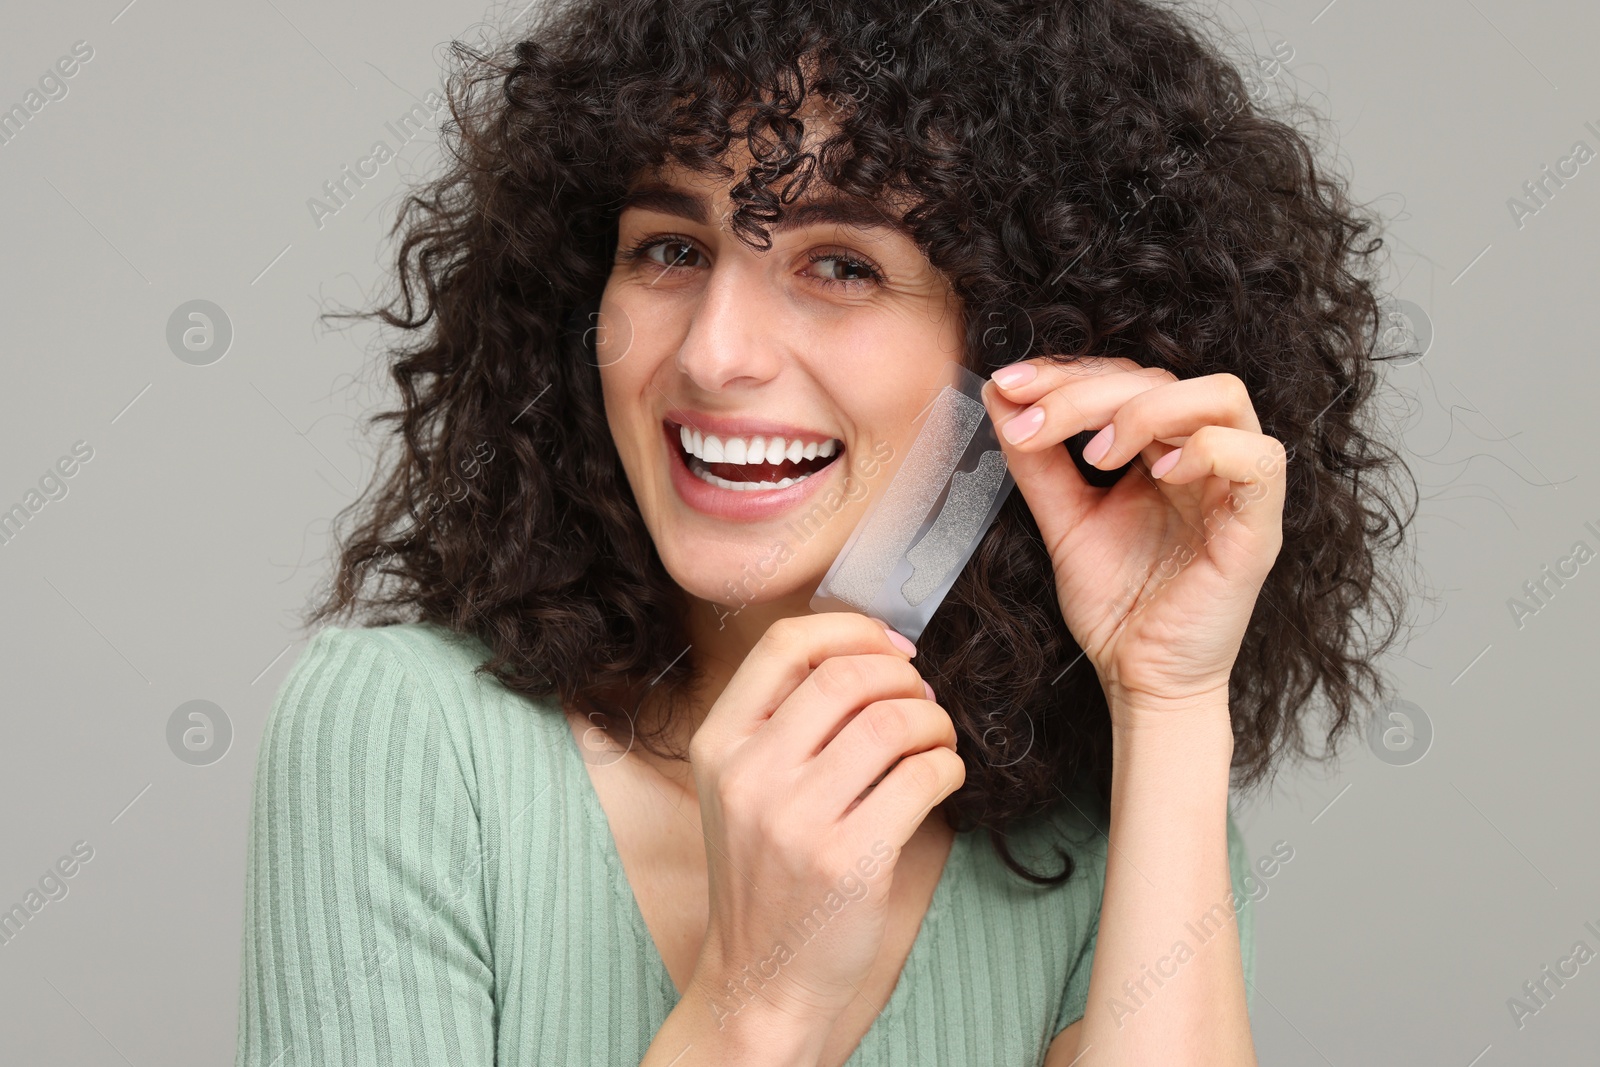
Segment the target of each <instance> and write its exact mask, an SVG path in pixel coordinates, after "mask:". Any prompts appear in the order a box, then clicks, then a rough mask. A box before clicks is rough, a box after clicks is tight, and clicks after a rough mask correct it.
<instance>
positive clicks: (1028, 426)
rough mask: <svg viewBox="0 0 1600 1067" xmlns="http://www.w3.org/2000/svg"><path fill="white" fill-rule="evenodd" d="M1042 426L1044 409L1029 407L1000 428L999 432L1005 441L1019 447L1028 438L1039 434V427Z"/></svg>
mask: <svg viewBox="0 0 1600 1067" xmlns="http://www.w3.org/2000/svg"><path fill="white" fill-rule="evenodd" d="M1043 425H1044V408H1041V407H1037V406H1035V407H1031V408H1029V409H1028V410H1027V411H1024V412H1023V413H1022V414H1021V415H1018V416H1017V417H1016V418H1014V419H1012V420H1011V421H1010V422H1008V423H1006V424H1005V426H1003V427H1001V429H1000V432H1001V433H1003V434H1005V435H1006V440H1007V441H1010V442H1011V443H1012V444H1014V445H1020V444H1021V443H1022V442H1024V441H1026V440H1027V439H1028V438H1030V437H1032V436H1033V435H1034V434H1036V433H1038V432H1039V427H1041V426H1043Z"/></svg>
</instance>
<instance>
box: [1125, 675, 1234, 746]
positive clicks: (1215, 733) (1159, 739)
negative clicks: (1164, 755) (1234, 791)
mask: <svg viewBox="0 0 1600 1067" xmlns="http://www.w3.org/2000/svg"><path fill="white" fill-rule="evenodd" d="M1111 734H1112V739H1113V741H1114V743H1115V744H1116V745H1117V746H1118V747H1119V748H1124V749H1127V748H1137V749H1139V750H1141V751H1146V750H1154V751H1172V752H1184V753H1187V754H1188V755H1189V756H1190V757H1192V758H1194V757H1206V756H1214V757H1216V758H1218V759H1221V760H1222V761H1224V762H1228V761H1230V760H1231V759H1232V756H1233V719H1232V716H1231V714H1230V712H1229V709H1228V695H1227V692H1226V691H1220V692H1212V693H1207V694H1197V695H1195V696H1192V697H1182V698H1153V697H1150V696H1148V695H1137V696H1134V695H1118V696H1116V697H1113V698H1112V702H1111Z"/></svg>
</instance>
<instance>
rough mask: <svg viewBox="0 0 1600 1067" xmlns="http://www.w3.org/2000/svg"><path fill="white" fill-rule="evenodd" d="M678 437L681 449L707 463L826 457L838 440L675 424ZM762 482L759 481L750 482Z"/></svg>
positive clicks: (773, 461)
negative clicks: (706, 430)
mask: <svg viewBox="0 0 1600 1067" xmlns="http://www.w3.org/2000/svg"><path fill="white" fill-rule="evenodd" d="M678 439H679V440H680V441H681V442H682V443H683V450H684V451H685V452H687V453H689V454H690V455H691V456H694V457H696V458H698V459H701V460H703V461H705V462H706V463H744V464H750V463H774V464H775V463H782V462H784V461H785V460H792V461H794V462H799V461H800V460H802V459H816V458H818V457H821V458H823V459H827V458H829V457H831V456H832V455H833V454H834V453H835V452H837V451H838V449H839V444H840V443H839V441H838V440H836V439H832V438H830V439H829V440H827V441H822V442H817V441H811V442H809V443H806V444H802V443H801V442H800V441H798V440H795V441H789V440H785V439H784V438H782V437H768V436H765V435H762V436H756V437H748V438H746V437H716V436H713V435H711V434H702V433H701V432H700V431H699V430H691V429H690V428H689V427H687V426H680V427H679V428H678ZM750 484H761V483H750Z"/></svg>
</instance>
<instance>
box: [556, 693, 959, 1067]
mask: <svg viewBox="0 0 1600 1067" xmlns="http://www.w3.org/2000/svg"><path fill="white" fill-rule="evenodd" d="M556 711H557V714H556V718H557V719H558V720H559V723H560V727H561V732H562V733H563V734H565V735H566V738H567V751H568V752H570V753H571V754H572V757H573V759H574V760H575V761H576V763H577V776H578V777H579V778H580V779H581V781H580V782H579V783H578V785H577V789H578V792H579V794H580V796H579V802H580V804H581V805H582V807H583V810H584V812H585V813H586V815H587V816H588V818H589V820H590V823H591V825H592V826H593V827H594V829H595V833H594V834H593V835H591V839H594V840H596V842H597V844H598V846H599V848H600V851H601V853H602V855H603V856H604V858H605V863H606V867H607V869H608V870H610V872H611V879H610V881H611V887H610V888H611V891H612V892H614V893H616V894H617V896H618V897H620V898H621V899H622V901H623V909H624V910H625V911H626V912H627V914H628V920H629V923H630V925H631V926H632V927H633V931H634V936H635V937H636V938H637V940H638V942H639V944H640V945H641V946H643V949H644V954H645V960H646V963H647V964H648V966H649V967H650V969H651V970H652V971H653V972H654V973H655V978H656V981H657V983H658V984H659V986H660V988H661V990H662V992H664V993H666V994H667V999H668V1003H669V1004H670V1005H673V1006H675V1005H676V1004H677V1003H678V1001H679V1000H680V999H681V998H682V996H683V994H682V993H681V992H680V991H679V990H678V987H677V984H676V983H675V982H673V980H672V974H671V972H670V971H668V970H667V961H666V959H665V958H664V957H663V956H662V955H661V949H660V948H659V947H658V946H657V945H656V938H655V934H653V933H651V932H650V926H649V924H648V923H646V922H645V921H644V909H642V908H641V907H639V898H638V896H637V895H636V894H635V893H634V891H633V886H632V884H631V883H630V882H629V881H628V874H627V871H626V870H625V869H624V868H623V866H622V852H621V850H620V849H618V848H617V839H616V835H615V834H614V833H612V830H611V820H610V818H609V817H607V815H606V809H605V806H604V805H602V804H601V803H600V794H599V792H598V791H597V790H596V789H595V787H594V781H593V780H592V779H591V778H590V777H589V762H588V760H586V759H584V757H583V750H582V749H580V748H579V747H578V739H577V737H575V736H574V735H573V732H572V723H571V721H570V720H569V719H568V718H567V714H566V712H565V710H563V709H561V708H560V707H559V706H558V707H557V709H556ZM972 836H973V834H972V833H970V832H969V833H961V832H957V833H956V834H955V836H954V838H953V839H952V840H951V842H950V851H949V852H948V853H946V855H945V860H944V868H943V869H942V870H941V871H940V872H939V881H938V882H937V883H936V884H935V885H934V887H933V895H932V896H931V897H930V898H929V899H928V907H927V910H926V911H924V912H923V913H922V922H921V923H919V924H918V926H917V934H916V937H914V938H913V939H912V941H911V950H910V951H909V952H907V953H906V958H905V962H904V963H903V964H901V966H900V974H899V975H898V976H897V977H896V978H895V983H894V989H893V990H892V991H891V992H890V993H889V1000H888V1002H887V1003H885V1004H884V1006H883V1008H882V1010H879V1011H878V1012H877V1016H876V1017H875V1018H874V1019H873V1020H872V1023H871V1025H869V1026H868V1027H867V1031H866V1033H864V1034H862V1035H861V1040H860V1041H858V1042H857V1043H856V1047H855V1048H854V1049H853V1050H852V1051H851V1053H850V1055H849V1056H848V1057H846V1059H845V1061H844V1063H843V1064H841V1065H840V1067H855V1065H856V1064H858V1063H859V1059H858V1057H859V1056H860V1054H861V1052H862V1050H863V1049H865V1048H866V1047H867V1044H868V1043H869V1042H875V1041H876V1040H877V1035H878V1033H879V1032H880V1029H881V1028H880V1025H879V1024H880V1023H883V1021H884V1019H885V1018H886V1017H887V1016H889V1015H890V1014H891V1013H892V1012H893V1011H894V1009H895V1007H896V1005H897V1004H898V1003H899V1002H900V1001H902V1000H904V999H905V998H906V997H907V996H909V995H910V993H909V992H908V991H909V989H910V986H911V983H912V982H913V981H915V974H916V972H917V971H919V970H920V969H922V968H923V967H925V966H926V961H927V957H928V953H930V952H932V951H933V949H932V948H930V947H929V944H928V943H929V942H930V941H931V940H932V938H933V933H932V931H933V928H934V927H935V926H936V925H938V922H939V919H940V917H941V916H942V915H943V914H944V913H945V912H946V911H948V910H949V908H948V900H949V897H950V894H951V893H952V892H954V890H953V889H952V888H951V885H952V883H953V882H954V879H955V878H956V877H958V876H959V872H960V871H961V870H963V869H965V866H966V854H965V853H964V852H958V850H960V849H964V848H966V847H967V839H968V838H970V837H972ZM874 1008H876V1005H874ZM669 1010H670V1008H669Z"/></svg>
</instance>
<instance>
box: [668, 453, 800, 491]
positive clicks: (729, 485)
mask: <svg viewBox="0 0 1600 1067" xmlns="http://www.w3.org/2000/svg"><path fill="white" fill-rule="evenodd" d="M689 471H690V472H691V473H692V474H694V476H695V477H697V478H699V479H700V480H701V481H705V482H710V483H711V484H712V485H715V486H720V487H721V488H723V489H732V490H734V491H736V492H740V493H748V492H750V491H751V490H762V489H787V488H789V486H791V485H794V484H795V483H796V482H803V481H805V480H806V479H807V478H809V477H811V475H810V474H802V475H800V476H799V477H798V478H785V479H783V480H782V481H777V482H735V481H732V480H730V479H728V478H719V477H718V476H717V475H715V474H712V473H711V472H710V471H709V470H707V469H706V467H705V464H704V463H702V462H701V461H700V460H698V459H694V460H690V462H689Z"/></svg>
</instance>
